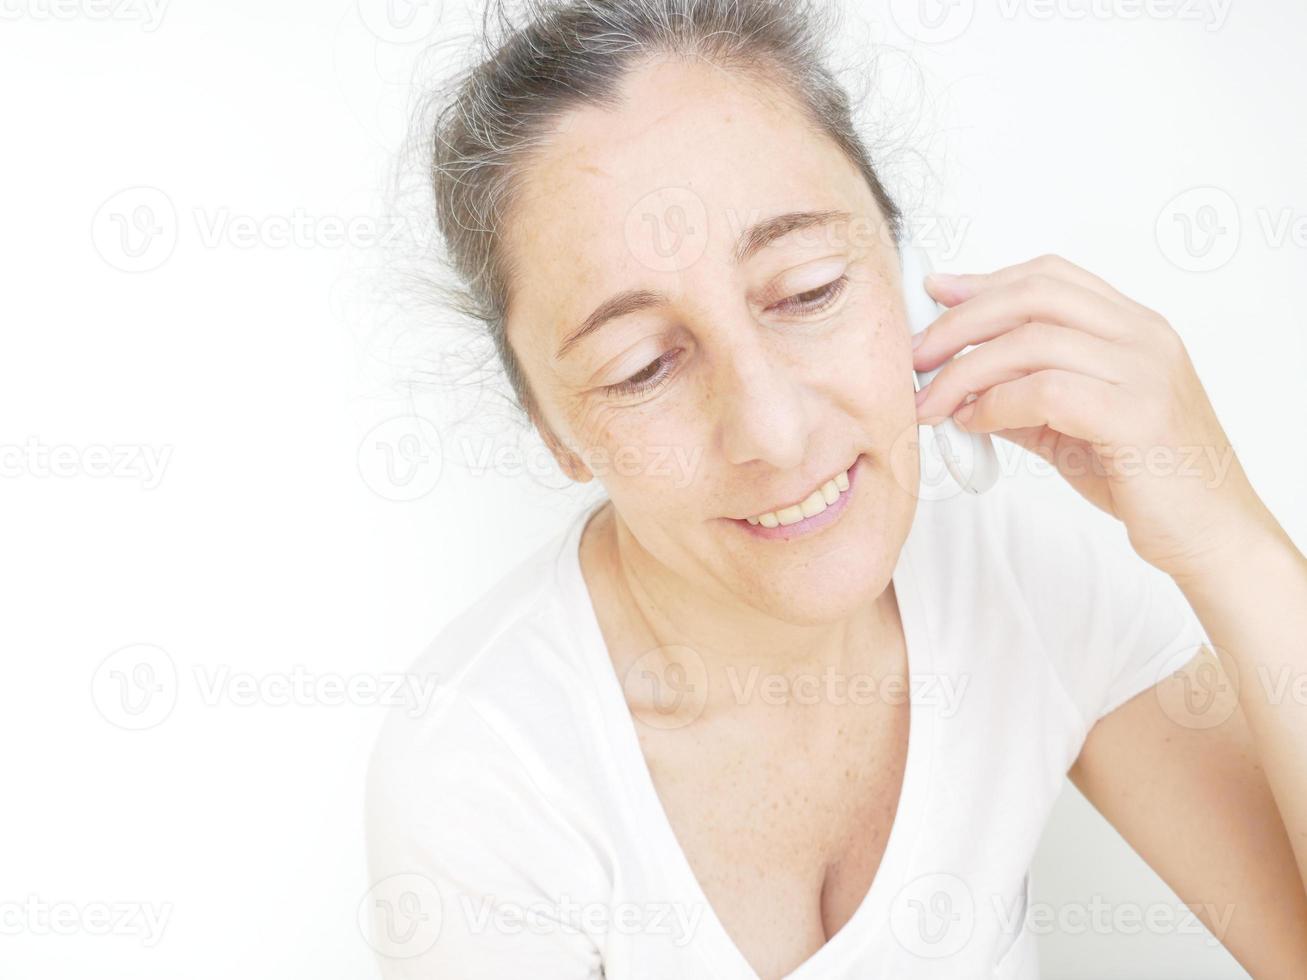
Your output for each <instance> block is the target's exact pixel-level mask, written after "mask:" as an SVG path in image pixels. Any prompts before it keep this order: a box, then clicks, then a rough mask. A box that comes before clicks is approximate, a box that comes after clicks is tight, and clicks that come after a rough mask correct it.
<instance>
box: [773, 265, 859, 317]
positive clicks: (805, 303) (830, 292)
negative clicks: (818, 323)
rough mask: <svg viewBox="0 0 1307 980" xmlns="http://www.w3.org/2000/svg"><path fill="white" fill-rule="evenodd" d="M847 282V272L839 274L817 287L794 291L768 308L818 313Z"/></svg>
mask: <svg viewBox="0 0 1307 980" xmlns="http://www.w3.org/2000/svg"><path fill="white" fill-rule="evenodd" d="M848 284H849V276H848V273H845V274H844V275H842V276H840V277H839V278H838V279H836V280H834V281H833V282H828V283H827V284H826V285H824V286H820V287H818V288H817V289H810V290H808V291H807V292H806V293H796V294H795V295H793V296H790V297H788V298H787V299H783V300H781V301H780V302H779V303H775V304H773V305H772V306H771V307H770V309H773V310H780V311H781V312H782V313H820V312H821V311H822V310H824V309H826V307H828V306H830V305H831V304H832V303H834V302H835V301H836V300H837V299H839V297H840V294H841V293H842V292H844V290H845V288H846V287H847V286H848Z"/></svg>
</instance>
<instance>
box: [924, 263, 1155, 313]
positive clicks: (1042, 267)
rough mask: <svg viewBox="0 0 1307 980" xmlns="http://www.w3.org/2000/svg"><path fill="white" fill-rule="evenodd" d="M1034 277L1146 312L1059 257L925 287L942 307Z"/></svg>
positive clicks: (1103, 283) (1119, 292) (1107, 284)
mask: <svg viewBox="0 0 1307 980" xmlns="http://www.w3.org/2000/svg"><path fill="white" fill-rule="evenodd" d="M1035 275H1040V276H1051V277H1053V278H1055V279H1064V280H1066V281H1067V282H1072V283H1075V284H1076V285H1078V286H1080V287H1082V288H1084V289H1088V290H1090V291H1091V292H1095V293H1098V294H1099V295H1100V296H1102V297H1103V298H1104V299H1107V300H1109V301H1111V302H1113V303H1118V304H1120V305H1122V306H1124V307H1126V308H1127V309H1132V310H1135V311H1136V312H1142V311H1145V310H1147V309H1148V308H1147V307H1145V306H1143V305H1142V304H1140V303H1137V302H1135V301H1134V300H1132V299H1131V298H1130V297H1129V296H1126V295H1125V294H1124V293H1122V292H1121V291H1120V290H1118V289H1116V288H1115V287H1114V286H1112V284H1111V283H1109V282H1107V280H1105V279H1103V278H1101V277H1099V276H1096V275H1094V273H1092V272H1090V271H1089V270H1088V269H1085V268H1082V267H1081V266H1078V265H1076V264H1075V263H1074V262H1071V261H1069V260H1068V259H1065V258H1063V257H1062V256H1060V255H1051V254H1049V255H1040V256H1038V257H1037V258H1033V259H1030V260H1029V261H1027V262H1018V263H1017V264H1016V265H1009V266H1005V267H1003V268H1001V269H995V270H994V271H993V272H988V273H965V274H962V275H958V276H951V277H948V278H947V279H944V278H941V279H938V280H931V282H930V287H929V288H930V289H931V294H932V295H933V296H934V297H935V298H936V299H937V300H939V301H940V302H941V303H944V305H945V306H953V305H955V304H956V303H960V302H961V301H962V300H964V299H966V298H967V297H969V296H974V295H975V294H976V293H978V292H981V291H983V290H985V289H992V288H993V287H994V286H1003V285H1007V284H1008V283H1011V282H1016V281H1017V280H1018V279H1024V278H1025V277H1026V276H1035ZM928 278H929V277H928ZM1150 312H1151V311H1150Z"/></svg>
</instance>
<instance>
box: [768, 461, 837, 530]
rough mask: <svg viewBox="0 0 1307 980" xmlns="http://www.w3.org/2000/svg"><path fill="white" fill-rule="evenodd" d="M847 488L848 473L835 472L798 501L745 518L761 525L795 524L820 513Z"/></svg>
mask: <svg viewBox="0 0 1307 980" xmlns="http://www.w3.org/2000/svg"><path fill="white" fill-rule="evenodd" d="M848 488H849V475H848V473H836V474H835V477H834V478H833V479H830V480H827V481H826V482H825V483H823V484H822V485H821V486H819V487H818V488H817V489H816V490H814V491H812V493H810V494H808V496H806V497H804V498H803V500H802V501H801V502H800V503H797V504H793V505H791V506H789V507H782V508H781V509H780V510H769V511H767V512H766V513H765V514H755V515H754V516H753V517H746V518H745V520H747V521H748V522H749V523H750V524H761V525H762V526H763V527H776V526H777V525H784V524H797V523H798V522H799V521H801V520H803V519H804V518H805V517H814V516H816V515H817V514H820V513H821V512H822V511H823V510H825V509H826V508H827V507H829V506H830V505H831V504H833V503H835V498H837V497H838V496H839V495H840V494H841V493H843V492H844V491H845V490H847V489H848Z"/></svg>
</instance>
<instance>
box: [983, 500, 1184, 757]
mask: <svg viewBox="0 0 1307 980" xmlns="http://www.w3.org/2000/svg"><path fill="white" fill-rule="evenodd" d="M1057 489H1058V490H1059V491H1061V492H1054V490H1053V489H1052V488H1048V487H1044V488H1041V489H1038V490H1033V491H1030V490H1023V492H1022V494H1021V499H1020V501H1019V502H1016V501H1013V503H1012V506H1011V508H1010V510H1011V512H1010V514H1009V517H1008V521H1007V523H1008V535H1009V540H1010V543H1011V546H1012V549H1013V553H1014V556H1015V560H1016V568H1015V571H1016V574H1017V575H1019V576H1020V577H1021V578H1022V579H1023V588H1024V589H1025V590H1026V592H1027V594H1028V597H1029V600H1030V603H1031V611H1032V613H1033V615H1034V616H1035V618H1036V619H1037V621H1039V622H1040V624H1041V631H1042V632H1043V634H1044V637H1045V642H1046V649H1047V653H1048V656H1049V659H1050V660H1051V661H1052V665H1053V668H1054V672H1055V673H1056V675H1057V677H1058V679H1059V680H1060V681H1061V684H1062V687H1063V688H1064V690H1065V692H1066V694H1067V696H1068V698H1069V700H1070V701H1071V702H1072V703H1073V704H1074V705H1075V707H1076V709H1077V711H1078V712H1079V716H1080V718H1079V723H1080V728H1081V731H1080V734H1081V736H1082V737H1083V736H1084V735H1087V734H1088V732H1089V729H1091V728H1092V727H1093V725H1094V723H1095V722H1097V721H1098V720H1099V719H1100V718H1102V717H1103V716H1104V715H1107V714H1108V713H1110V712H1111V711H1113V710H1114V709H1116V708H1118V707H1120V706H1121V705H1122V704H1124V703H1125V702H1126V701H1129V700H1130V699H1131V698H1133V697H1135V696H1136V695H1138V694H1140V693H1142V692H1143V691H1146V690H1148V689H1149V688H1151V687H1152V686H1153V685H1155V684H1157V683H1158V682H1159V681H1161V680H1162V679H1163V678H1165V677H1167V676H1168V675H1170V674H1172V673H1174V672H1175V671H1177V670H1179V669H1180V668H1181V667H1183V666H1184V665H1185V664H1186V663H1188V662H1189V660H1190V659H1192V658H1193V657H1194V656H1196V655H1197V654H1198V653H1199V652H1200V650H1201V648H1202V646H1203V644H1205V643H1206V642H1207V637H1206V634H1205V632H1204V630H1203V627H1202V624H1201V622H1200V621H1199V620H1198V617H1197V615H1196V614H1195V613H1194V612H1193V610H1192V608H1191V607H1190V606H1189V603H1188V601H1187V600H1186V599H1185V597H1184V594H1183V593H1182V592H1181V591H1180V588H1179V586H1177V585H1176V584H1175V582H1174V581H1173V580H1172V579H1171V577H1170V576H1169V575H1167V574H1166V573H1165V572H1162V571H1161V570H1159V569H1157V568H1154V567H1153V566H1152V565H1149V564H1148V563H1147V562H1145V561H1144V560H1143V559H1142V558H1140V557H1139V556H1138V555H1137V554H1136V553H1135V551H1134V548H1133V547H1132V546H1131V544H1130V539H1129V537H1128V535H1127V533H1126V529H1125V525H1123V524H1122V523H1121V522H1120V521H1118V520H1116V519H1115V518H1113V517H1112V516H1111V515H1108V514H1105V513H1103V512H1102V511H1100V510H1098V509H1096V508H1095V507H1094V506H1093V505H1092V504H1090V503H1089V502H1088V501H1085V500H1083V499H1081V498H1080V497H1079V496H1078V495H1077V494H1076V493H1075V491H1074V490H1072V489H1071V488H1070V487H1069V486H1067V487H1059V488H1057Z"/></svg>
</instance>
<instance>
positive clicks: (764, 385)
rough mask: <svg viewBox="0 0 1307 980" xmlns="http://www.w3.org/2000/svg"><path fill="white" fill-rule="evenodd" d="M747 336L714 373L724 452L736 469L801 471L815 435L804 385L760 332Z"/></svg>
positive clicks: (739, 340) (795, 372) (732, 348)
mask: <svg viewBox="0 0 1307 980" xmlns="http://www.w3.org/2000/svg"><path fill="white" fill-rule="evenodd" d="M746 336H747V339H739V338H737V339H736V342H735V343H734V344H733V345H732V347H731V349H730V350H729V351H728V352H727V353H726V355H725V356H723V357H722V358H721V366H720V367H719V368H718V369H717V370H716V372H715V374H716V378H715V384H714V387H715V389H716V392H717V402H718V406H719V412H718V418H719V423H718V424H719V426H720V433H721V440H722V450H723V453H724V454H725V456H726V458H727V459H728V460H729V461H730V462H732V463H736V464H744V463H750V462H753V461H754V460H762V461H764V462H766V463H769V464H770V465H772V466H774V467H775V468H777V469H780V470H788V469H795V468H798V467H799V466H800V465H802V463H803V459H804V456H805V455H806V452H807V446H808V441H809V436H810V435H811V431H812V420H811V419H810V418H809V413H808V412H807V405H806V403H805V398H804V387H803V380H802V378H801V377H800V376H799V374H798V373H797V371H796V370H795V369H794V367H793V366H791V365H788V364H786V363H785V361H784V359H783V358H780V357H778V356H777V355H776V354H775V353H774V352H772V351H769V350H768V347H767V344H766V343H765V341H764V339H763V338H762V337H760V336H759V335H758V333H757V332H756V331H750V332H749V333H748V334H747V335H746Z"/></svg>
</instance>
